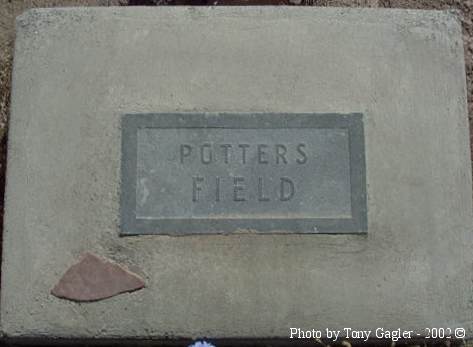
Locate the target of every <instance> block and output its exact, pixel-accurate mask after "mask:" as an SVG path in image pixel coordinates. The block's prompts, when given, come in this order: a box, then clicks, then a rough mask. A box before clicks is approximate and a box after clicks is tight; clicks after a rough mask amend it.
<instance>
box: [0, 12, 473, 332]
mask: <svg viewBox="0 0 473 347" xmlns="http://www.w3.org/2000/svg"><path fill="white" fill-rule="evenodd" d="M17 31H18V32H17V41H16V48H15V62H14V65H15V66H14V77H13V95H12V109H11V126H10V133H9V152H8V177H7V181H8V183H7V188H6V216H5V234H4V240H3V245H4V253H3V258H4V259H3V270H2V276H3V279H2V286H3V288H2V291H1V326H2V331H3V333H4V334H5V335H6V336H8V337H12V338H15V337H62V338H116V337H127V338H137V337H141V338H163V337H197V336H208V337H217V338H232V337H250V338H251V337H288V336H289V334H290V328H294V327H295V328H301V329H320V330H323V329H325V328H328V329H332V330H342V329H343V328H353V329H368V330H373V331H374V330H375V329H376V328H378V327H380V328H383V329H390V330H393V329H398V328H400V329H404V330H415V331H416V333H419V334H420V335H421V336H425V335H427V334H428V332H427V331H426V330H425V329H426V328H431V327H445V328H451V329H455V328H464V329H466V335H467V337H472V336H473V296H472V295H473V292H472V286H471V283H472V280H473V272H472V263H473V252H472V251H471V250H472V245H473V237H472V232H471V227H472V199H471V190H472V189H471V188H472V187H471V170H470V165H471V164H470V159H469V158H470V156H469V143H468V142H469V140H468V126H467V115H466V100H465V99H466V92H465V70H464V61H463V48H462V41H461V27H460V24H459V22H458V20H457V18H456V16H455V15H454V14H452V13H450V12H433V11H406V10H374V9H350V10H349V9H336V8H323V9H322V8H285V7H278V8H272V7H268V8H259V7H251V8H222V7H221V8H185V7H180V8H172V7H158V8H133V9H129V8H127V9H125V8H107V9H98V8H94V9H83V8H81V9H52V10H33V11H28V12H26V13H25V14H23V15H22V16H20V17H19V18H18V20H17ZM168 112H174V113H175V112H177V113H183V112H199V113H201V112H212V113H213V112H231V113H242V112H244V113H252V112H255V113H342V114H348V113H354V112H359V113H362V114H363V117H364V118H363V123H364V124H363V125H364V133H365V135H364V137H365V146H366V147H365V148H366V151H365V155H366V179H367V186H366V189H367V211H368V214H367V221H368V228H367V233H366V234H359V235H348V234H345V235H317V234H309V235H295V234H293V235H274V234H273V235H256V234H252V233H243V234H242V233H240V234H232V235H205V236H203V235H194V236H185V237H173V236H165V235H146V236H133V237H120V236H119V234H120V228H119V220H120V218H119V210H120V202H119V201H120V192H121V188H120V187H121V186H120V165H121V128H120V119H121V117H122V115H123V114H130V113H168ZM85 252H93V253H95V254H97V255H99V256H102V257H107V258H109V259H112V260H114V261H116V262H117V263H120V264H122V265H124V266H127V267H128V268H129V269H131V270H133V272H135V273H137V274H138V275H139V276H141V277H142V278H143V279H144V280H145V282H146V288H144V289H142V290H139V291H136V292H133V293H126V294H121V295H118V296H114V297H112V298H109V299H106V300H103V301H98V302H94V303H76V302H71V301H67V300H63V299H59V298H57V297H55V296H53V295H51V293H50V291H51V289H52V287H53V286H54V285H55V284H56V283H57V282H58V280H59V279H60V278H61V276H62V275H63V274H64V272H65V271H66V270H67V269H68V268H69V267H70V266H71V265H73V264H75V263H76V262H77V259H78V258H79V257H80V255H81V254H83V253H85ZM373 334H374V332H373Z"/></svg>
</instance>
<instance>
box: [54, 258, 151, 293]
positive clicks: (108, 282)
mask: <svg viewBox="0 0 473 347" xmlns="http://www.w3.org/2000/svg"><path fill="white" fill-rule="evenodd" d="M144 286H145V284H144V281H143V279H142V278H141V277H139V276H138V275H136V274H134V273H133V272H131V271H129V270H127V269H125V268H124V267H122V266H120V265H118V264H116V263H113V262H112V261H110V260H108V259H104V258H100V257H98V256H96V255H94V254H92V253H85V254H84V255H83V256H82V258H81V260H80V261H79V262H78V263H77V264H75V265H72V266H71V267H70V268H69V269H68V270H67V271H66V273H65V274H64V275H63V276H62V278H61V279H60V280H59V282H58V284H56V286H55V287H54V288H53V289H52V291H51V294H53V295H54V296H57V297H58V298H63V299H68V300H73V301H96V300H102V299H106V298H109V297H112V296H115V295H117V294H120V293H124V292H131V291H135V290H138V289H141V288H143V287H144Z"/></svg>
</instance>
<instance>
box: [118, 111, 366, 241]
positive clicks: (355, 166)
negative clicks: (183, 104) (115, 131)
mask: <svg viewBox="0 0 473 347" xmlns="http://www.w3.org/2000/svg"><path fill="white" fill-rule="evenodd" d="M142 128H230V129H232V128H233V129H280V128H319V129H320V128H324V129H334V128H342V129H347V130H348V134H349V135H348V136H349V158H350V187H351V212H352V213H351V215H352V218H267V219H260V218H258V219H254V218H219V219H213V218H195V219H193V218H182V219H177V218H173V219H139V218H136V211H135V208H136V160H137V155H136V154H137V132H138V129H142ZM121 136H122V138H121V145H122V150H121V174H120V175H121V182H120V187H121V191H120V235H121V236H126V235H149V234H158V235H187V234H222V233H233V232H245V231H250V232H253V233H264V234H281V233H282V234H294V233H298V234H365V233H366V232H367V198H366V170H365V140H364V129H363V114H362V113H343V114H342V113H138V114H124V115H122V118H121Z"/></svg>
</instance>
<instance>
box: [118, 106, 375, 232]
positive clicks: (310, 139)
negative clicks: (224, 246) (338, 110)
mask: <svg viewBox="0 0 473 347" xmlns="http://www.w3.org/2000/svg"><path fill="white" fill-rule="evenodd" d="M241 230H243V231H244V230H251V231H255V232H266V233H268V232H275V233H276V232H278V233H281V232H282V233H363V232H366V192H365V151H364V136H363V123H362V115H361V114H357V113H354V114H226V113H223V114H135V115H125V116H124V117H123V119H122V182H121V233H122V234H124V235H135V234H189V233H220V232H234V231H241Z"/></svg>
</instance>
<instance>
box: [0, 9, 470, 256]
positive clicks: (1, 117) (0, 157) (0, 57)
mask: <svg viewBox="0 0 473 347" xmlns="http://www.w3.org/2000/svg"><path fill="white" fill-rule="evenodd" d="M133 5H149V6H152V5H301V6H344V7H345V6H349V7H360V6H361V7H389V8H412V9H439V10H440V9H442V10H443V9H457V10H458V11H459V14H460V16H461V19H462V24H463V40H464V49H465V63H466V74H467V88H468V111H469V112H468V113H469V122H470V140H471V142H472V143H473V0H0V245H1V233H2V230H3V222H2V221H3V196H4V183H5V169H6V143H7V130H8V114H9V103H10V82H11V68H12V59H13V53H12V51H13V41H14V36H15V32H14V21H15V17H16V16H17V15H19V14H21V13H22V12H23V11H24V10H26V9H28V8H32V7H56V6H61V7H63V6H133ZM472 152H473V146H472ZM0 249H1V248H0ZM0 252H1V251H0Z"/></svg>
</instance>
